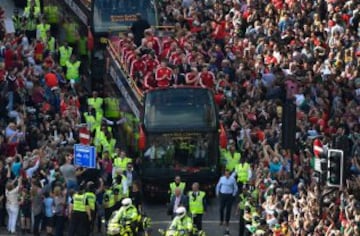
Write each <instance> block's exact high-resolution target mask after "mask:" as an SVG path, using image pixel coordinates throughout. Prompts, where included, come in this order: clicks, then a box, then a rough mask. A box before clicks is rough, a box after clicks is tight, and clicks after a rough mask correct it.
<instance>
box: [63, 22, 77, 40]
mask: <svg viewBox="0 0 360 236" xmlns="http://www.w3.org/2000/svg"><path fill="white" fill-rule="evenodd" d="M63 27H64V28H65V32H66V41H67V42H68V43H75V42H76V41H77V36H78V25H77V24H76V23H67V24H65V25H64V26H63Z"/></svg>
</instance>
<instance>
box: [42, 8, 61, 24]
mask: <svg viewBox="0 0 360 236" xmlns="http://www.w3.org/2000/svg"><path fill="white" fill-rule="evenodd" d="M44 13H45V15H46V16H47V22H49V23H50V24H57V23H59V9H58V7H57V6H54V5H49V6H46V7H44Z"/></svg>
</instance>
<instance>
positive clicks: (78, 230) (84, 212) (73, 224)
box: [69, 185, 92, 236]
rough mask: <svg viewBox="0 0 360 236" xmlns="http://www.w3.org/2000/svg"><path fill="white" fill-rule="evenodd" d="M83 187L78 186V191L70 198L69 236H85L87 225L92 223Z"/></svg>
mask: <svg viewBox="0 0 360 236" xmlns="http://www.w3.org/2000/svg"><path fill="white" fill-rule="evenodd" d="M84 187H85V186H84V185H80V190H79V191H78V192H77V193H75V194H74V195H73V196H72V200H71V204H70V212H69V215H70V226H69V236H75V235H79V236H87V235H88V234H89V233H88V228H87V227H84V226H86V225H89V224H90V222H91V221H92V218H91V210H90V205H89V201H88V198H87V197H86V195H85V188H84Z"/></svg>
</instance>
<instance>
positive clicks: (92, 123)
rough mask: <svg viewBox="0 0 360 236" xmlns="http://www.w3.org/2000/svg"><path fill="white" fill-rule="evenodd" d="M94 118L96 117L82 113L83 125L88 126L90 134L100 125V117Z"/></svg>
mask: <svg viewBox="0 0 360 236" xmlns="http://www.w3.org/2000/svg"><path fill="white" fill-rule="evenodd" d="M95 116H96V117H94V116H93V115H91V114H89V113H88V112H85V113H84V119H85V123H86V124H87V125H88V128H89V130H90V132H94V130H96V129H97V128H98V127H100V124H101V118H102V117H101V116H100V115H98V114H96V115H95Z"/></svg>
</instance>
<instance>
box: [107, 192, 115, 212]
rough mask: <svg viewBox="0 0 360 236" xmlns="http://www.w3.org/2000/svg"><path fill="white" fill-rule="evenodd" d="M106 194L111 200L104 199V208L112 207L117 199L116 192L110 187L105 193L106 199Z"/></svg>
mask: <svg viewBox="0 0 360 236" xmlns="http://www.w3.org/2000/svg"><path fill="white" fill-rule="evenodd" d="M105 196H107V197H108V198H109V201H107V202H106V201H105V200H104V208H111V207H113V206H114V205H115V199H114V193H113V191H112V190H111V189H108V190H106V191H105V193H104V199H105Z"/></svg>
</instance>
